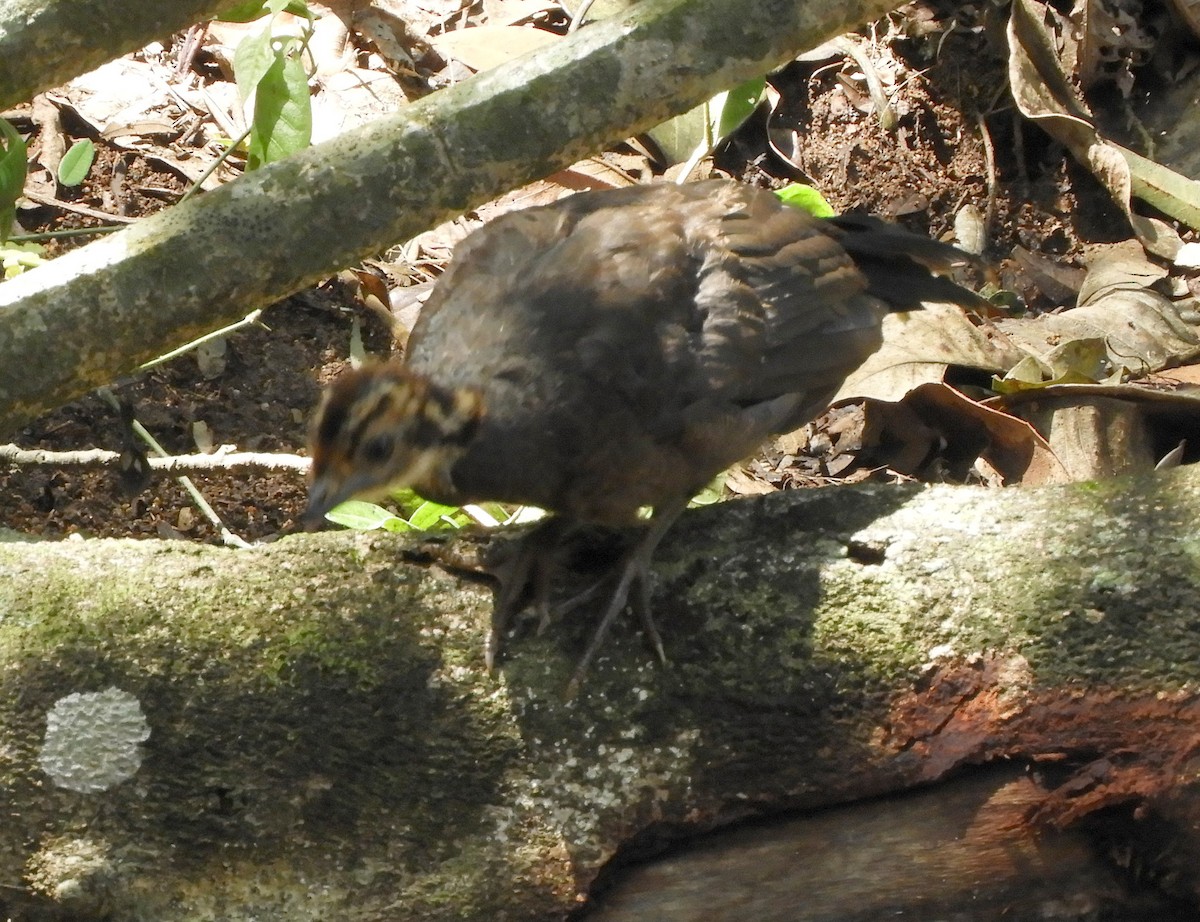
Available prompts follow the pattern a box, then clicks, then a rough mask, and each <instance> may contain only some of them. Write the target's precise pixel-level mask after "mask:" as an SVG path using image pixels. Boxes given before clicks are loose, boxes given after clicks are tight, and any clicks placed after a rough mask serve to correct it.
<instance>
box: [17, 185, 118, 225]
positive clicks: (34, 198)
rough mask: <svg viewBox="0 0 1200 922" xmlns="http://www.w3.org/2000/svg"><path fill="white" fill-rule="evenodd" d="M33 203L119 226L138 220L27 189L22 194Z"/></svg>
mask: <svg viewBox="0 0 1200 922" xmlns="http://www.w3.org/2000/svg"><path fill="white" fill-rule="evenodd" d="M21 194H22V195H23V196H25V198H27V199H29V200H30V201H31V202H37V203H38V204H39V205H49V206H50V207H51V208H58V209H60V210H62V211H71V212H74V213H75V214H81V215H86V216H87V217H89V218H95V219H96V220H98V221H113V222H116V223H118V224H133V223H134V222H135V221H136V220H137V218H130V217H128V216H126V215H121V214H110V213H109V212H107V211H100V210H99V209H96V208H89V207H88V206H87V205H80V204H78V203H77V202H64V201H62V200H61V199H56V198H55V197H54V196H53V195H43V194H42V193H40V192H34V191H33V190H31V189H26V190H25V191H24V192H22V193H21ZM88 230H89V231H90V232H91V233H95V232H96V229H95V228H88Z"/></svg>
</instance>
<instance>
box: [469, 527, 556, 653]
mask: <svg viewBox="0 0 1200 922" xmlns="http://www.w3.org/2000/svg"><path fill="white" fill-rule="evenodd" d="M568 525H569V523H568V522H566V521H565V520H564V519H561V518H558V517H555V518H551V519H548V520H546V521H545V522H542V523H540V524H538V525H537V526H536V527H535V528H534V529H533V531H531V532H530V533H529V534H527V535H524V536H523V537H521V538H520V539H518V542H517V543H518V546H517V548H516V551H515V552H514V554H513V557H512V559H510V560H506V561H503V562H502V563H499V564H496V565H494V566H492V567H491V568H490V570H491V572H492V575H493V576H495V577H496V579H497V580H499V582H500V587H499V589H498V590H497V592H496V601H495V604H494V605H493V608H492V626H491V630H490V631H489V632H488V639H487V642H486V644H485V645H484V649H483V658H484V662H485V663H486V664H487V668H488V669H489V670H491V669H492V668H493V667H494V666H495V663H496V656H497V654H498V653H499V652H500V645H501V644H502V643H503V641H504V632H505V631H506V630H507V628H508V624H509V621H510V620H511V619H512V616H513V615H515V614H516V613H517V612H519V611H520V610H521V608H522V607H523V605H522V602H524V600H525V595H526V591H527V590H529V589H530V588H531V587H532V591H533V601H534V605H535V606H536V607H537V610H538V612H539V614H540V616H541V624H540V626H539V628H538V629H539V631H540V630H542V629H543V628H544V627H545V625H546V624H547V623H549V620H550V602H549V599H550V577H551V574H552V573H553V569H554V567H553V558H554V555H555V553H556V552H557V550H558V546H559V544H560V543H561V541H562V537H563V535H564V533H565V532H566V531H567V528H568Z"/></svg>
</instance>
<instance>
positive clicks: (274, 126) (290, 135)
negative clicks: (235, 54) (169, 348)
mask: <svg viewBox="0 0 1200 922" xmlns="http://www.w3.org/2000/svg"><path fill="white" fill-rule="evenodd" d="M293 46H294V47H295V49H296V50H295V53H294V54H291V53H289V50H290V48H291V47H293ZM239 47H240V46H239ZM311 140H312V105H311V101H310V99H309V95H308V74H307V73H305V70H304V63H303V62H302V61H301V60H300V53H299V45H298V43H297V42H295V41H294V40H291V41H288V42H285V43H281V47H280V48H279V50H277V51H276V52H275V60H274V63H272V65H271V67H270V69H269V70H268V71H267V72H266V74H264V75H263V77H262V79H261V80H260V81H259V83H258V89H257V91H256V92H255V95H254V121H253V130H252V131H251V132H250V156H249V158H248V160H247V167H248V168H249V169H257V168H258V167H260V166H262V165H263V164H266V163H273V162H274V161H276V160H282V159H283V158H284V157H286V156H288V154H293V153H295V152H296V151H298V150H303V149H304V148H305V147H307V146H308V145H309V142H310V141H311Z"/></svg>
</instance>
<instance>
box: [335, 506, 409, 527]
mask: <svg viewBox="0 0 1200 922" xmlns="http://www.w3.org/2000/svg"><path fill="white" fill-rule="evenodd" d="M325 518H327V519H329V521H331V522H334V523H336V524H338V525H345V526H346V527H347V528H353V529H354V530H355V531H374V530H375V529H377V528H383V529H386V530H387V531H407V530H408V528H409V524H408V523H407V522H406V521H404V519H402V518H400V517H399V516H396V515H393V514H392V513H390V512H388V511H387V510H386V509H384V508H383V507H382V506H376V505H375V504H374V503H364V502H362V501H360V500H357V499H352V500H348V501H347V502H344V503H341V504H339V505H338V506H335V507H334V508H333V509H331V510H330V511H329V512H328V513H326V514H325Z"/></svg>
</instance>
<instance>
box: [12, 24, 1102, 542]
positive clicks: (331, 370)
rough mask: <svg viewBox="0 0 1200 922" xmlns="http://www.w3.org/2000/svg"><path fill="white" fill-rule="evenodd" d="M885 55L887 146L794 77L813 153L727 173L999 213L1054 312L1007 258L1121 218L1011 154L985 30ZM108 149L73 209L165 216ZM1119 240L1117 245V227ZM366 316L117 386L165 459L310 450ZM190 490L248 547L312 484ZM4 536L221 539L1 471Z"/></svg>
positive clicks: (294, 309)
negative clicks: (313, 422)
mask: <svg viewBox="0 0 1200 922" xmlns="http://www.w3.org/2000/svg"><path fill="white" fill-rule="evenodd" d="M875 47H876V48H877V49H884V50H886V49H887V48H890V49H891V51H890V52H889V54H891V53H894V54H895V55H897V56H898V57H896V58H895V59H894V61H895V63H896V64H897V66H898V67H899V68H900V72H901V73H902V74H903V75H904V79H905V80H906V82H905V83H904V84H903V86H902V87H901V89H900V90H899V91H898V92H897V93H896V94H895V96H894V100H895V102H896V106H897V113H898V124H897V127H896V130H895V131H894V132H889V131H887V130H885V129H884V128H882V127H881V126H880V124H879V120H878V119H877V118H876V117H875V116H874V115H873V114H872V113H870V112H863V111H860V109H859V108H857V107H856V106H855V105H853V104H852V103H851V101H849V100H850V99H851V96H850V95H848V93H847V91H846V84H845V82H844V80H843V77H842V76H841V71H840V69H839V68H838V67H827V66H825V65H824V64H822V63H816V64H800V63H797V64H794V65H791V66H789V67H788V68H787V69H786V70H784V71H783V72H782V73H781V74H780V75H778V76H777V77H776V78H774V81H773V82H774V83H775V85H776V87H777V89H778V90H779V93H780V98H781V102H780V105H779V107H778V111H777V114H776V116H775V120H774V122H773V127H775V128H781V127H782V128H784V129H788V128H791V129H794V130H795V131H796V132H797V133H798V135H799V137H800V138H802V139H803V140H802V145H801V150H802V154H801V155H799V156H798V157H797V158H796V161H797V162H794V163H787V162H785V161H783V160H781V158H780V157H779V156H777V155H776V154H774V153H772V152H771V150H770V149H769V148H768V146H767V132H766V130H765V122H764V120H762V119H758V120H752V122H751V123H750V124H749V125H747V126H745V127H744V128H743V129H742V130H741V131H739V133H738V134H737V135H736V136H735V137H734V138H733V139H732V140H731V141H730V142H729V143H727V144H726V145H725V147H724V148H723V149H722V150H721V151H720V152H719V154H718V157H717V158H716V159H717V164H718V166H719V167H720V168H721V169H722V170H724V171H726V172H729V173H731V174H732V175H736V176H738V177H739V178H743V179H745V180H747V181H751V182H755V183H759V184H771V185H776V186H778V185H781V184H782V183H783V182H784V181H790V180H794V179H797V178H802V179H807V180H808V181H810V182H812V183H813V184H814V185H816V186H817V187H818V188H819V189H820V190H822V191H823V192H824V194H825V195H826V196H827V197H828V199H829V200H830V202H831V203H832V204H833V206H834V207H835V209H837V210H839V211H844V210H850V209H861V210H867V211H873V212H878V213H882V214H884V215H886V216H889V217H892V218H894V219H896V220H898V221H900V222H902V223H905V224H908V225H909V226H912V227H914V228H918V229H921V230H924V231H927V232H930V233H932V234H934V235H937V236H944V235H946V234H947V232H948V231H949V230H950V228H951V227H952V225H953V221H954V215H955V213H956V211H957V210H958V209H959V208H960V207H961V206H962V205H963V204H964V203H975V204H976V205H978V206H979V208H980V210H981V211H986V210H989V207H990V211H991V212H992V215H993V216H992V220H991V226H990V229H989V231H990V232H989V238H988V239H989V241H990V249H989V253H988V254H987V255H989V256H990V257H991V258H992V259H993V261H994V262H995V263H996V264H997V266H998V268H999V269H1000V274H1001V281H1002V282H1003V283H1004V284H1006V286H1007V287H1010V288H1012V289H1014V290H1016V291H1018V292H1020V293H1021V294H1023V295H1024V296H1025V298H1026V300H1027V301H1028V302H1029V303H1030V304H1031V306H1033V307H1052V306H1054V305H1052V304H1050V303H1047V302H1046V301H1045V300H1044V299H1043V298H1042V297H1041V295H1040V293H1039V292H1037V291H1036V290H1035V289H1033V288H1032V287H1031V286H1030V285H1029V284H1027V283H1026V282H1025V281H1024V280H1023V279H1022V278H1021V277H1020V276H1019V275H1018V274H1015V273H1013V272H1011V271H1009V269H1008V267H1007V265H1006V264H1005V263H1004V261H1003V260H1002V259H1001V258H1000V256H1001V254H1005V253H1008V252H1010V251H1011V249H1012V246H1013V245H1014V244H1016V243H1020V244H1022V245H1023V246H1025V247H1027V248H1029V249H1032V250H1034V251H1037V252H1041V253H1043V254H1047V255H1052V256H1053V257H1054V258H1055V259H1058V260H1063V261H1070V260H1071V259H1073V258H1075V257H1077V256H1078V253H1079V246H1080V241H1081V239H1083V240H1088V239H1105V237H1106V234H1111V233H1113V232H1114V231H1116V230H1117V229H1121V228H1122V227H1123V225H1122V222H1121V221H1120V220H1118V219H1115V218H1114V217H1113V216H1114V215H1115V210H1113V209H1111V208H1108V207H1107V206H1106V205H1105V202H1106V199H1105V197H1104V195H1103V193H1102V192H1100V191H1099V190H1098V188H1097V187H1096V186H1095V184H1094V183H1093V182H1092V180H1091V179H1090V177H1088V176H1087V175H1086V174H1085V173H1084V172H1083V171H1080V170H1075V169H1071V168H1069V167H1067V166H1066V165H1065V164H1066V158H1065V157H1064V155H1063V154H1062V152H1061V151H1059V150H1056V149H1055V148H1053V147H1052V146H1051V145H1050V144H1048V143H1047V142H1046V141H1045V140H1044V139H1043V138H1042V137H1041V135H1040V133H1039V132H1038V131H1037V129H1035V128H1032V127H1029V126H1028V125H1026V126H1025V127H1024V132H1023V136H1022V138H1023V140H1022V144H1021V146H1019V147H1018V145H1017V140H1018V136H1017V135H1016V134H1015V128H1014V126H1015V125H1016V124H1017V123H1016V116H1015V114H1014V113H1013V112H1012V111H1011V109H1008V110H1006V109H1002V108H997V106H998V103H997V101H996V100H997V99H998V98H999V99H1003V100H1005V101H1007V99H1008V96H1007V94H1003V93H1002V94H1000V95H999V96H997V94H996V90H997V88H999V87H1003V86H1004V80H1005V70H1004V68H1005V64H1004V61H1003V59H1002V58H1001V57H1000V55H999V54H998V53H997V52H996V51H995V50H993V49H992V47H991V46H989V44H988V42H987V39H986V37H985V36H984V35H983V34H981V33H978V32H972V31H969V30H967V29H957V30H952V31H951V32H950V33H949V34H948V35H946V36H945V37H944V40H943V41H941V42H940V44H939V46H938V47H937V49H936V54H935V55H933V56H932V58H931V45H930V40H917V39H899V40H897V41H894V42H891V43H890V45H888V46H884V45H882V43H878V44H877V45H876V46H875ZM984 97H986V98H984ZM983 126H986V128H987V130H988V132H989V133H990V135H991V137H992V141H993V147H994V149H995V150H996V152H997V153H996V161H997V162H996V171H997V181H996V182H995V183H992V184H990V187H989V181H988V166H987V164H986V161H985V148H984V144H983V140H982V133H981V128H982V127H983ZM35 141H36V139H34V142H35ZM31 143H32V142H31ZM99 152H100V154H99V160H98V162H97V164H96V165H95V166H94V167H93V169H92V171H91V174H90V178H89V180H88V182H87V183H86V185H85V186H84V187H82V189H80V190H79V191H78V193H77V195H76V196H74V198H75V200H76V201H78V202H79V203H82V204H86V205H90V206H91V207H93V208H97V209H104V208H105V207H106V201H107V207H111V198H112V195H111V190H112V188H113V179H114V168H117V172H118V173H120V172H121V171H122V170H123V171H124V178H123V181H122V188H123V190H124V195H123V205H124V210H125V211H126V212H127V213H128V214H130V215H132V216H138V215H142V214H147V213H150V212H152V211H154V210H157V209H158V208H161V207H163V206H164V204H166V202H165V201H164V199H170V198H172V195H171V194H170V193H171V191H172V190H179V191H182V188H181V184H180V182H179V180H178V179H177V177H176V176H174V175H172V174H169V173H163V172H159V171H156V170H154V169H153V168H151V167H150V166H149V165H148V164H147V162H146V161H144V160H142V159H141V158H140V157H139V156H138V155H137V154H133V153H130V152H128V151H119V150H116V149H114V148H110V147H106V146H104V145H103V143H101V144H100V145H99ZM142 190H153V191H152V192H146V191H142ZM989 201H990V206H989V205H988V203H989ZM1080 215H1086V216H1090V217H1089V221H1088V224H1087V225H1086V226H1083V225H1080V224H1079V223H1078V222H1079V221H1080V218H1079V216H1080ZM31 218H32V219H33V220H32V221H31ZM22 220H23V223H24V224H25V226H26V227H27V228H28V229H29V230H31V231H32V230H57V229H62V228H65V227H73V226H81V225H91V226H95V224H96V223H98V222H96V221H95V220H94V219H92V218H89V217H83V216H80V215H78V214H74V213H71V212H64V211H61V210H59V209H56V208H53V207H44V208H41V209H39V211H38V212H37V213H34V214H32V215H31V214H30V213H28V212H26V213H24V214H23V218H22ZM34 225H36V226H34ZM1106 228H1111V229H1112V230H1107V231H1106ZM1119 232H1120V234H1121V235H1122V236H1124V235H1125V232H1124V230H1123V229H1121V230H1120V231H1119ZM356 312H357V316H359V318H360V319H361V321H362V323H363V326H364V330H365V334H364V335H365V339H366V346H367V349H368V351H370V352H374V353H376V354H380V353H386V352H388V351H389V348H390V337H389V335H388V333H387V332H386V330H385V329H384V328H383V324H382V323H381V322H380V321H378V319H376V318H375V317H374V316H373V315H372V314H370V312H368V311H365V310H362V309H359V308H356V307H354V306H348V305H347V303H346V299H345V298H344V297H341V296H340V295H339V294H337V293H336V289H335V288H332V287H325V288H318V289H315V290H313V291H309V292H304V293H301V294H299V295H296V296H294V297H292V298H289V299H287V300H286V301H284V302H281V303H279V304H276V305H273V306H271V307H270V308H268V309H267V310H266V311H264V313H263V314H262V317H261V320H260V322H259V323H258V324H255V325H252V326H250V327H247V328H244V329H241V330H239V331H237V332H235V333H233V334H231V335H229V336H228V337H227V350H228V351H227V355H226V361H225V362H224V366H223V367H222V368H219V369H218V370H213V369H207V374H206V373H205V371H203V370H202V368H201V363H200V362H198V360H197V358H196V356H195V355H194V354H188V355H184V356H182V357H180V358H177V359H174V360H172V361H171V362H169V363H167V364H165V365H163V366H160V367H158V368H155V369H154V370H151V371H148V372H146V373H143V374H141V375H139V376H138V377H137V378H136V379H134V380H129V381H123V382H117V383H116V384H115V385H114V387H113V391H114V392H115V393H117V394H118V395H119V396H120V397H121V398H122V399H124V400H126V401H128V403H129V404H130V405H131V406H132V408H133V411H134V413H135V414H136V417H137V418H138V420H140V421H141V422H142V423H143V424H144V425H145V426H146V427H147V428H148V429H149V430H150V431H151V432H152V433H153V434H154V435H155V436H156V437H157V439H158V440H159V441H160V442H161V443H162V445H163V446H164V448H165V449H166V450H167V451H168V452H171V453H180V454H187V453H194V452H196V451H197V444H196V440H195V438H194V433H195V431H196V430H195V427H196V425H197V424H201V423H202V424H203V425H204V426H206V427H207V431H208V432H209V433H211V441H212V443H213V444H214V445H224V444H230V445H235V446H237V448H238V449H239V450H243V451H261V452H286V453H303V452H304V450H305V442H306V437H307V427H308V419H309V417H310V415H311V413H312V411H313V408H314V406H315V405H316V403H317V400H318V397H319V393H320V388H321V385H322V384H323V383H324V382H326V381H328V380H329V379H330V378H331V377H333V376H334V375H335V374H337V373H338V372H339V371H340V370H341V369H342V368H343V367H344V366H345V365H346V364H347V355H348V352H349V343H350V339H351V326H352V318H353V316H355V313H356ZM124 432H125V427H123V426H122V424H121V419H120V416H119V414H118V413H117V412H115V411H114V410H113V409H111V408H110V407H109V405H108V404H107V403H105V402H104V401H103V400H101V399H100V398H99V397H97V396H90V397H87V398H85V399H83V400H79V401H77V402H74V403H72V404H69V405H67V406H64V407H62V408H60V409H58V410H56V411H55V412H53V413H50V414H48V415H46V416H45V417H43V418H41V419H39V420H38V421H37V422H36V423H35V424H34V425H32V426H29V427H28V428H26V429H24V430H23V431H21V432H19V433H17V434H16V435H15V438H14V439H13V441H14V442H16V443H17V444H18V445H19V446H20V447H22V448H44V449H53V450H56V451H73V450H79V449H85V448H92V447H98V448H107V449H112V450H115V451H120V450H121V449H122V447H123V445H124V444H125V436H124V435H123V433H124ZM760 467H761V465H760ZM192 479H193V481H194V482H195V483H196V486H197V487H198V488H199V490H200V491H201V492H202V493H203V495H204V496H205V497H206V498H207V500H208V502H209V503H210V504H211V505H212V506H213V508H214V509H215V510H216V512H217V513H218V515H219V516H220V517H221V519H222V521H223V522H224V524H225V526H226V527H227V528H228V529H230V530H231V531H233V532H234V533H236V534H237V535H239V536H240V537H241V538H243V539H245V540H247V541H256V540H263V539H269V538H270V537H272V536H274V535H277V534H279V533H280V532H281V531H284V530H287V529H288V528H290V527H291V526H292V524H293V523H294V522H295V520H296V518H297V516H298V514H299V513H300V511H301V510H302V508H303V506H304V502H305V484H304V479H303V476H302V475H301V474H299V473H296V472H290V471H282V472H266V471H263V472H255V473H253V474H246V473H240V474H203V475H199V474H198V475H193V477H192ZM771 479H773V480H779V479H780V478H778V477H775V478H771ZM790 479H796V478H790ZM0 526H4V527H8V528H12V529H15V530H18V531H20V532H25V533H28V534H33V535H39V536H44V537H62V536H66V535H72V534H80V535H85V536H115V537H170V538H186V539H189V540H195V541H203V542H217V541H220V540H221V537H220V532H219V530H218V529H217V528H215V527H214V526H213V525H212V524H211V523H210V522H209V521H208V520H207V519H205V518H204V516H202V515H201V514H199V513H198V512H197V511H196V508H195V506H194V505H193V503H192V501H191V499H190V498H189V496H188V494H187V493H186V491H185V490H184V489H183V487H182V486H180V484H179V482H178V481H177V480H176V479H174V478H173V477H169V476H161V477H156V478H154V480H153V481H152V482H151V483H150V484H149V485H147V486H145V487H144V488H140V489H136V492H135V493H133V494H132V495H130V493H129V492H127V488H124V487H123V486H122V482H121V479H120V477H119V476H118V475H117V473H116V472H115V470H113V469H112V468H107V469H92V470H82V469H78V468H73V469H46V468H41V467H31V468H26V467H20V466H8V467H6V466H4V464H3V463H2V462H0Z"/></svg>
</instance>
